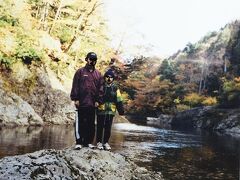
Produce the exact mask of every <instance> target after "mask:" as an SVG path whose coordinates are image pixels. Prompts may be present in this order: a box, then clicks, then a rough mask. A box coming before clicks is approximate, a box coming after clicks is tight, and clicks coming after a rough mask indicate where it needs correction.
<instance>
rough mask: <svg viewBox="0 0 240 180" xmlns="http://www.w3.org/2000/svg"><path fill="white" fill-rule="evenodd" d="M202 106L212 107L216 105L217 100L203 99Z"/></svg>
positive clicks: (211, 98) (213, 98) (212, 98)
mask: <svg viewBox="0 0 240 180" xmlns="http://www.w3.org/2000/svg"><path fill="white" fill-rule="evenodd" d="M202 104H203V105H205V106H212V105H215V104H217V99H216V97H205V99H204V100H203V102H202Z"/></svg>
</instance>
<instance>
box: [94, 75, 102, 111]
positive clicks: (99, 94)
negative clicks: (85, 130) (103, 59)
mask: <svg viewBox="0 0 240 180" xmlns="http://www.w3.org/2000/svg"><path fill="white" fill-rule="evenodd" d="M103 95H104V79H103V77H102V76H101V74H100V77H99V83H98V95H97V98H96V103H95V105H96V107H97V106H99V105H100V104H103Z"/></svg>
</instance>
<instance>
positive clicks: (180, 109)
mask: <svg viewBox="0 0 240 180" xmlns="http://www.w3.org/2000/svg"><path fill="white" fill-rule="evenodd" d="M188 109H190V106H187V105H185V104H178V105H177V111H178V112H181V111H185V110H188Z"/></svg>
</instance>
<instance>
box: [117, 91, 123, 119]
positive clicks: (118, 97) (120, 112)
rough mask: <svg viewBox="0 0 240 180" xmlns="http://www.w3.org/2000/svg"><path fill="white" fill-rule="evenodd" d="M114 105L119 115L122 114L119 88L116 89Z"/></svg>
mask: <svg viewBox="0 0 240 180" xmlns="http://www.w3.org/2000/svg"><path fill="white" fill-rule="evenodd" d="M116 107H117V111H118V114H119V115H121V116H122V115H124V107H123V99H122V95H121V92H120V90H119V89H117V102H116Z"/></svg>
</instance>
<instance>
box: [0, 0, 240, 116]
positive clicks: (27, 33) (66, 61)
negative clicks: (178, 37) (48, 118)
mask: <svg viewBox="0 0 240 180" xmlns="http://www.w3.org/2000/svg"><path fill="white" fill-rule="evenodd" d="M102 7H103V2H102V1H101V0H90V1H85V0H50V1H46V0H27V1H25V0H19V1H12V0H3V1H1V2H0V41H1V44H0V64H1V65H0V73H1V80H2V81H3V87H2V88H4V89H5V90H7V91H11V92H14V93H16V94H17V95H19V96H21V97H25V99H27V96H28V94H29V93H33V92H34V91H35V88H36V87H37V85H36V82H38V79H39V77H38V75H36V73H35V72H37V69H41V71H42V72H46V73H47V74H48V76H54V77H55V79H56V80H57V81H59V83H60V84H61V85H62V86H63V88H62V90H63V91H65V92H67V93H69V89H70V88H71V82H72V77H73V74H74V73H75V71H76V69H77V68H78V67H79V66H82V65H84V64H85V61H84V58H85V55H86V53H87V52H89V51H94V52H96V53H97V54H98V56H99V61H98V64H97V67H98V68H99V69H100V70H101V72H102V73H104V71H105V70H106V68H108V66H109V63H110V61H111V59H112V61H114V63H115V64H114V67H113V68H115V69H116V71H117V73H118V77H119V78H118V79H117V81H118V83H119V86H120V88H121V90H122V93H123V96H124V100H125V106H126V110H127V112H128V113H130V114H136V113H138V114H139V113H140V114H144V115H148V114H158V113H167V114H174V113H176V112H179V111H183V110H187V109H190V108H193V107H197V106H212V105H219V106H221V107H231V108H233V107H239V105H240V103H239V102H240V22H239V21H235V22H231V23H229V24H227V25H226V26H225V27H223V28H222V29H220V30H219V32H211V33H209V34H207V35H206V36H205V37H203V38H202V39H201V40H199V41H198V42H197V43H188V44H187V45H186V47H183V49H182V50H179V51H178V52H176V53H175V54H173V55H172V56H170V57H169V58H166V59H161V58H158V57H143V56H140V57H139V56H138V57H135V58H134V59H132V61H131V63H130V64H124V60H122V58H121V54H119V53H120V52H121V50H119V49H118V50H114V49H112V48H111V47H110V39H109V36H108V27H107V24H106V21H105V19H104V16H103V13H102V11H103V9H102ZM179 48H182V47H179ZM49 72H51V73H49ZM12 84H14V86H12Z"/></svg>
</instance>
